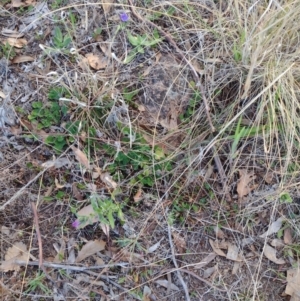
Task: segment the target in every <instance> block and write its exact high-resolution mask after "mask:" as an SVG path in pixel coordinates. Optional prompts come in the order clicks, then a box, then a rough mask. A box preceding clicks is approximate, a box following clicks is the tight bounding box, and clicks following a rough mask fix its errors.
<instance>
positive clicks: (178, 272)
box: [168, 225, 191, 301]
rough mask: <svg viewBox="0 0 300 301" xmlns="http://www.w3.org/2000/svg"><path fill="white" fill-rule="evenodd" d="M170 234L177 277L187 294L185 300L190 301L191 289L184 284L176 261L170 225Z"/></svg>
mask: <svg viewBox="0 0 300 301" xmlns="http://www.w3.org/2000/svg"><path fill="white" fill-rule="evenodd" d="M168 234H169V242H170V247H171V252H172V260H173V263H174V266H175V268H176V269H177V270H176V273H177V277H178V279H179V281H180V283H181V285H182V287H183V290H184V293H185V298H186V300H187V301H190V300H191V299H190V295H189V289H188V287H187V285H186V283H185V282H184V280H183V278H182V276H181V274H180V270H179V268H178V264H177V261H176V257H175V250H174V245H173V241H172V234H171V227H170V225H168Z"/></svg>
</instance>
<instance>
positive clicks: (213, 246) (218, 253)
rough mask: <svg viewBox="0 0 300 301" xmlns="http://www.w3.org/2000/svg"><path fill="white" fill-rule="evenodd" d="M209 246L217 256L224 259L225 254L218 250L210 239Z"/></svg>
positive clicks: (216, 245)
mask: <svg viewBox="0 0 300 301" xmlns="http://www.w3.org/2000/svg"><path fill="white" fill-rule="evenodd" d="M209 244H210V246H211V247H212V249H213V250H214V252H215V253H216V254H217V255H220V256H223V257H226V254H225V253H224V252H223V251H222V250H221V249H220V247H219V246H218V244H217V243H216V242H214V241H213V240H211V239H210V240H209Z"/></svg>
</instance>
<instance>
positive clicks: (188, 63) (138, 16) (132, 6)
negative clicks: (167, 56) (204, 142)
mask: <svg viewBox="0 0 300 301" xmlns="http://www.w3.org/2000/svg"><path fill="white" fill-rule="evenodd" d="M128 3H129V7H130V10H131V12H132V14H133V15H134V16H135V17H136V18H137V19H139V20H140V21H141V22H146V23H147V24H149V25H150V26H152V27H154V28H156V29H157V30H158V31H159V32H160V33H161V34H162V35H163V36H164V37H165V39H166V40H167V41H168V42H169V43H170V44H171V45H172V46H173V47H174V48H175V50H176V51H177V53H178V55H179V56H180V58H181V59H182V60H183V61H185V62H186V64H187V65H188V66H189V67H190V68H191V70H192V72H193V77H194V80H195V82H196V86H197V87H199V89H200V92H201V95H202V98H203V101H204V105H205V111H206V115H207V120H208V122H209V125H210V129H211V132H214V131H215V127H214V126H213V123H212V120H211V117H210V114H209V111H210V108H209V105H208V101H207V98H206V96H205V92H204V87H203V85H202V84H201V81H200V78H199V75H198V73H197V71H196V70H195V68H194V66H193V65H192V64H191V62H190V61H189V60H188V59H187V58H186V57H185V55H184V53H183V52H182V51H181V49H180V48H179V47H178V46H177V44H176V42H175V41H174V40H173V38H172V37H171V35H170V34H169V33H168V32H166V31H164V30H163V29H162V28H161V27H159V26H158V25H156V24H155V23H153V22H151V21H149V20H147V19H144V18H142V17H141V16H140V15H139V14H138V13H137V12H136V11H135V9H134V5H133V3H132V1H131V0H128Z"/></svg>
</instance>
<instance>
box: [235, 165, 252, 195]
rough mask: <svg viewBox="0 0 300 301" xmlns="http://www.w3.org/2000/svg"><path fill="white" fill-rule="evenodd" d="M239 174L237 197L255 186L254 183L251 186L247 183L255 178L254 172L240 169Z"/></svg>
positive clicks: (247, 192) (245, 193)
mask: <svg viewBox="0 0 300 301" xmlns="http://www.w3.org/2000/svg"><path fill="white" fill-rule="evenodd" d="M239 174H240V180H239V182H238V184H237V193H238V196H239V198H242V197H243V196H245V195H247V194H249V193H250V192H251V191H252V190H253V189H255V188H256V185H254V186H251V187H250V186H249V184H250V183H251V182H252V181H253V180H254V179H255V178H256V176H255V175H254V172H250V173H248V171H247V170H246V169H240V170H239Z"/></svg>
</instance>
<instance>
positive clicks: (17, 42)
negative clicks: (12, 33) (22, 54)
mask: <svg viewBox="0 0 300 301" xmlns="http://www.w3.org/2000/svg"><path fill="white" fill-rule="evenodd" d="M5 42H7V43H8V44H9V45H10V46H13V47H16V48H23V47H24V46H26V45H27V43H28V42H27V40H26V39H24V38H20V39H17V38H7V39H6V41H5Z"/></svg>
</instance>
